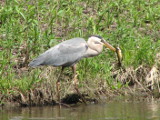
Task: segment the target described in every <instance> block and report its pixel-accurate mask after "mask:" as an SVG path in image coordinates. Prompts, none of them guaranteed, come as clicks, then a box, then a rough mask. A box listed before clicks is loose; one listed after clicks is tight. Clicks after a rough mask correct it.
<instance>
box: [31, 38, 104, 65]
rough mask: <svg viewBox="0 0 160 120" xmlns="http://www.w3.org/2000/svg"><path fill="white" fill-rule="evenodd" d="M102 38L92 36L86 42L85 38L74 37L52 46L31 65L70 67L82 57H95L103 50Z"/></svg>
mask: <svg viewBox="0 0 160 120" xmlns="http://www.w3.org/2000/svg"><path fill="white" fill-rule="evenodd" d="M102 49H103V44H102V43H101V42H100V38H97V37H90V38H89V40H88V41H87V42H86V41H85V40H84V39H83V38H73V39H70V40H66V41H64V42H61V43H60V44H58V45H56V46H54V47H52V48H50V49H49V50H47V51H46V52H44V53H43V54H41V55H40V56H39V57H37V58H36V59H34V60H33V61H32V62H30V64H29V66H32V67H37V66H41V65H51V66H54V67H58V66H62V67H69V66H73V65H74V64H76V63H77V62H78V61H79V60H81V59H82V58H87V57H93V56H96V55H99V54H100V53H101V52H102Z"/></svg>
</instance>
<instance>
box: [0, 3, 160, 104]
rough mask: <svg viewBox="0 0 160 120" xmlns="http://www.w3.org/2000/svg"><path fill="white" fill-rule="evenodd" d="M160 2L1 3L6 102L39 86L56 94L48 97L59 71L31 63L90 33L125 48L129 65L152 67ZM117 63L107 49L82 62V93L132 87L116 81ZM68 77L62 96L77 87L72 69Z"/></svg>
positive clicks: (159, 46)
mask: <svg viewBox="0 0 160 120" xmlns="http://www.w3.org/2000/svg"><path fill="white" fill-rule="evenodd" d="M159 4H160V3H159V2H158V0H151V1H150V0H141V1H138V0H135V1H132V0H117V1H115V0H108V1H106V0H92V1H89V0H88V1H86V0H69V1H66V0H34V1H31V0H2V1H0V56H1V57H0V63H1V64H0V92H1V95H0V96H1V103H3V101H4V99H6V98H7V99H9V98H12V97H13V96H16V95H19V94H20V95H21V99H22V98H24V99H25V96H26V94H29V93H34V92H32V91H34V90H35V89H36V90H39V89H41V90H42V91H45V92H44V93H46V96H47V95H48V96H51V97H47V99H52V96H53V95H52V93H53V94H54V93H55V81H56V79H57V75H58V73H59V69H55V68H51V67H47V68H46V67H40V68H38V69H31V68H28V67H27V66H28V63H29V62H30V61H31V60H32V59H33V58H35V57H36V56H38V55H39V54H40V53H42V52H44V51H45V50H47V49H49V48H50V47H52V46H54V45H56V44H57V43H59V42H61V41H63V40H66V39H70V38H73V37H84V38H85V39H86V40H87V37H88V36H89V35H93V34H97V35H100V36H102V37H103V38H104V39H106V40H108V42H109V43H111V44H112V45H115V46H117V45H119V46H120V48H121V49H122V53H123V55H124V56H123V66H125V68H130V67H131V66H132V67H133V70H134V69H136V68H138V67H139V66H141V65H142V66H146V67H147V68H148V69H151V67H152V66H153V65H154V64H155V57H156V54H157V53H158V52H159V51H160V7H159ZM116 62H117V60H116V56H115V54H114V53H112V52H111V51H107V50H104V52H103V53H102V54H101V55H99V56H97V57H95V58H90V59H84V60H82V61H80V63H79V64H78V69H77V72H78V74H79V76H78V78H79V88H80V89H81V91H85V92H89V93H91V94H94V93H93V92H91V91H95V90H97V91H102V90H103V89H105V90H106V89H109V91H112V90H117V89H118V90H121V89H122V88H123V87H126V85H124V83H122V82H121V80H119V79H118V78H119V77H116V80H115V77H113V75H112V73H113V72H114V71H116V68H115V66H114V64H115V63H116ZM119 74H120V73H119ZM116 75H117V74H116ZM63 78H65V80H64V79H63V80H62V82H61V83H62V85H61V87H62V92H61V93H62V96H64V95H65V94H66V93H67V92H69V91H71V90H70V89H68V87H69V86H70V83H71V72H70V70H69V69H68V70H66V71H65V74H64V77H63ZM64 81H65V82H64ZM143 81H145V80H143ZM143 81H139V82H140V84H142V83H141V82H143ZM127 82H128V81H127V80H126V82H125V83H127ZM127 85H128V84H127ZM22 96H24V97H22Z"/></svg>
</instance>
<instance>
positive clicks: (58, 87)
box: [56, 67, 64, 103]
mask: <svg viewBox="0 0 160 120" xmlns="http://www.w3.org/2000/svg"><path fill="white" fill-rule="evenodd" d="M63 70H64V67H62V69H61V72H60V74H59V76H58V79H57V82H56V92H57V98H58V102H59V103H60V99H61V98H60V78H61V75H62V73H63Z"/></svg>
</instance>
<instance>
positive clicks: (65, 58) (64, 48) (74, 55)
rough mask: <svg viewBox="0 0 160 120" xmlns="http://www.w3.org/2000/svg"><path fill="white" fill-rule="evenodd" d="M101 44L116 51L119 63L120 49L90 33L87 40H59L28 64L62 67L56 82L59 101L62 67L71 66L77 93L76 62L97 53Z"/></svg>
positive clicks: (100, 50)
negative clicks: (58, 42) (59, 41)
mask: <svg viewBox="0 0 160 120" xmlns="http://www.w3.org/2000/svg"><path fill="white" fill-rule="evenodd" d="M103 45H105V46H106V47H107V48H109V49H110V50H112V51H114V52H116V53H117V56H118V60H119V63H121V58H122V56H121V51H120V49H118V48H114V47H113V46H111V45H110V44H109V43H108V42H106V41H105V40H104V39H103V38H102V37H100V36H97V35H92V36H91V37H89V38H88V41H87V42H86V41H85V40H84V39H83V38H73V39H70V40H66V41H64V42H61V43H60V44H58V45H56V46H54V47H52V48H50V49H49V50H47V51H46V52H44V53H42V54H41V55H40V56H39V57H37V58H36V59H34V60H33V61H31V62H30V63H29V66H32V67H37V66H41V65H50V66H54V67H58V66H61V67H62V70H61V72H60V75H59V77H58V79H57V82H56V90H57V97H58V100H59V101H60V95H59V91H60V90H59V88H60V76H61V74H62V72H63V70H64V68H65V67H72V70H73V80H74V85H75V89H76V91H77V92H78V93H79V91H78V88H77V79H76V63H77V62H78V61H79V60H81V59H82V58H88V57H94V56H97V55H99V54H100V53H101V52H102V50H103ZM79 94H80V93H79ZM82 100H83V99H82ZM83 101H84V100H83Z"/></svg>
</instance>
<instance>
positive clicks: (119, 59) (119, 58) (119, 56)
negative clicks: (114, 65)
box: [102, 39, 122, 66]
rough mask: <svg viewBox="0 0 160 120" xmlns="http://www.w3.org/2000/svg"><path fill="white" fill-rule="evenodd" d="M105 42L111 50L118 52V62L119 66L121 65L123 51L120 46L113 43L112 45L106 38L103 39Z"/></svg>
mask: <svg viewBox="0 0 160 120" xmlns="http://www.w3.org/2000/svg"><path fill="white" fill-rule="evenodd" d="M102 42H103V44H104V45H105V47H107V48H109V49H110V50H112V51H114V52H116V54H117V58H118V64H119V66H121V64H122V51H121V49H120V48H119V47H116V48H114V47H113V46H112V45H110V44H109V43H108V42H107V41H105V40H104V39H102Z"/></svg>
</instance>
